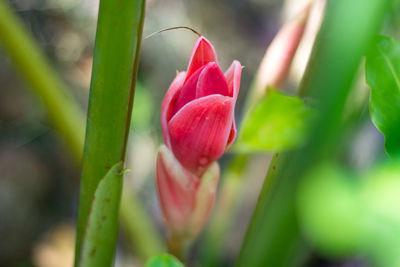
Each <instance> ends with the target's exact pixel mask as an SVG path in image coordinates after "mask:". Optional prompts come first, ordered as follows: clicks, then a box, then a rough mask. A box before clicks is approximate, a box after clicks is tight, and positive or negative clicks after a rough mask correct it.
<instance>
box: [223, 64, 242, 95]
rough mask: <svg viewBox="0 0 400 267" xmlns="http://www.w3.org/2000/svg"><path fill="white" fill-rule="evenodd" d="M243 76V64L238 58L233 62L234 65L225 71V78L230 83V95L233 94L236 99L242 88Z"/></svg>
mask: <svg viewBox="0 0 400 267" xmlns="http://www.w3.org/2000/svg"><path fill="white" fill-rule="evenodd" d="M241 76H242V65H240V62H239V61H237V60H234V61H233V62H232V65H231V66H230V67H229V69H228V70H227V71H226V72H225V78H226V81H227V83H228V88H229V95H230V96H232V97H233V98H234V99H235V101H236V98H237V96H238V94H239V88H240V77H241Z"/></svg>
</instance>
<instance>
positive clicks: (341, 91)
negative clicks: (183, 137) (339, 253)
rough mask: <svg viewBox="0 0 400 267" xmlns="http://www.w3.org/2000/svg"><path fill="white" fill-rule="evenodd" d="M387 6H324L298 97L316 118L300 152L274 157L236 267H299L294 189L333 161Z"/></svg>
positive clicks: (366, 0) (343, 2)
mask: <svg viewBox="0 0 400 267" xmlns="http://www.w3.org/2000/svg"><path fill="white" fill-rule="evenodd" d="M388 4H389V1H386V0H351V1H349V0H335V1H327V4H326V11H325V17H324V21H323V23H322V26H321V28H320V32H319V34H318V36H317V38H316V42H315V44H314V47H313V51H312V53H311V58H310V61H309V64H308V66H307V69H306V72H305V75H304V78H303V80H302V82H301V85H300V88H299V94H300V95H301V96H305V97H311V98H313V99H315V103H316V105H315V109H316V112H317V118H316V119H315V120H313V122H312V123H311V124H310V128H309V134H308V135H307V137H308V138H307V140H306V142H305V145H304V146H302V147H301V148H300V149H295V150H291V151H288V152H285V153H279V155H277V154H276V155H275V156H274V159H273V161H272V163H271V165H270V168H269V171H268V174H267V177H266V178H265V182H264V184H263V187H262V190H261V193H260V196H259V198H258V202H257V205H256V208H255V210H254V213H253V217H252V218H251V221H250V223H249V227H248V229H247V233H246V236H245V238H244V241H243V244H242V248H241V251H240V254H239V257H238V259H237V262H236V266H237V267H242V266H254V267H257V266H260V267H261V266H298V265H300V262H299V261H301V259H302V256H304V247H305V246H304V244H302V242H303V240H302V238H301V232H300V229H299V225H298V220H297V214H296V198H295V193H296V191H297V186H298V184H299V183H300V182H301V180H302V179H303V176H304V175H305V174H306V173H307V172H308V171H309V170H311V169H312V168H313V167H315V166H317V165H319V163H320V162H321V161H323V160H326V159H332V157H335V156H336V155H337V154H336V152H337V151H338V145H339V144H340V140H341V137H342V133H343V132H344V130H345V129H344V125H343V111H344V107H345V103H346V101H347V97H348V93H349V91H350V88H351V86H352V84H353V81H354V77H355V73H356V71H357V69H358V67H359V65H360V62H361V58H362V56H363V55H365V53H366V52H367V51H368V50H369V49H370V45H371V44H372V41H373V36H375V35H376V33H377V32H378V30H379V29H380V27H381V25H382V22H383V19H384V17H385V14H386V11H387V10H388ZM355 14H357V15H355ZM314 204H316V203H314ZM328 231H329V230H328Z"/></svg>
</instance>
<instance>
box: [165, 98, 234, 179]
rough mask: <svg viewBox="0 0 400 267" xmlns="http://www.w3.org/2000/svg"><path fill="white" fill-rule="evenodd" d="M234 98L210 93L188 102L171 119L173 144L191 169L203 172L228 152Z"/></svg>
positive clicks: (175, 152)
mask: <svg viewBox="0 0 400 267" xmlns="http://www.w3.org/2000/svg"><path fill="white" fill-rule="evenodd" d="M233 108H234V99H233V98H232V97H228V96H222V95H210V96H206V97H202V98H199V99H196V100H194V101H192V102H190V103H188V104H186V105H185V106H184V107H183V108H182V109H180V110H179V111H178V112H177V113H176V114H175V115H174V116H173V117H172V118H171V120H170V121H169V122H168V130H169V138H170V142H171V148H172V150H173V151H174V154H175V156H176V158H177V159H178V160H179V161H180V162H181V164H182V165H183V166H184V167H185V168H187V169H188V170H189V171H191V172H193V173H195V174H198V175H199V174H202V173H203V172H204V171H205V170H206V169H207V167H208V166H209V165H210V164H211V163H212V162H214V161H216V160H217V159H218V158H220V157H221V156H222V154H223V153H224V152H225V148H226V144H227V141H228V138H229V135H230V131H231V128H232V122H233Z"/></svg>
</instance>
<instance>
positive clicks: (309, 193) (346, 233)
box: [298, 165, 363, 256]
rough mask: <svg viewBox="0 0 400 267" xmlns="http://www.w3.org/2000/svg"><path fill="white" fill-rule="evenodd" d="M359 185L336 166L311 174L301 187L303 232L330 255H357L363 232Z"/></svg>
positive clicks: (328, 166)
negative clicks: (358, 199)
mask: <svg viewBox="0 0 400 267" xmlns="http://www.w3.org/2000/svg"><path fill="white" fill-rule="evenodd" d="M359 191H360V185H359V184H358V183H357V182H356V180H355V179H353V177H349V175H348V174H347V173H346V172H344V171H343V170H341V169H339V168H338V167H336V166H331V165H327V166H322V167H320V168H317V169H316V170H314V171H312V173H310V174H309V175H308V176H307V177H306V179H304V180H303V182H302V183H301V184H300V186H299V192H298V209H299V217H300V219H301V220H300V221H301V224H302V225H303V231H304V232H305V233H306V234H307V236H308V237H309V238H310V239H311V240H312V241H313V243H314V245H316V247H317V248H318V249H319V250H321V251H323V252H325V253H326V254H328V255H335V256H338V255H339V256H343V255H346V254H350V253H354V251H355V250H356V248H357V247H358V246H359V244H360V243H361V242H360V241H361V239H362V234H363V232H362V231H361V229H360V227H359V226H360V222H359V218H360V217H361V216H360V213H361V212H362V209H361V207H360V206H361V205H360V203H359V201H357V200H356V199H357V197H358V196H359Z"/></svg>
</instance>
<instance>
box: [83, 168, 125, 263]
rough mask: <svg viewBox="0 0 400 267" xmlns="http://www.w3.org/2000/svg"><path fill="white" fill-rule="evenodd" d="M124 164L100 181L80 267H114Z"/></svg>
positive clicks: (90, 215)
mask: <svg viewBox="0 0 400 267" xmlns="http://www.w3.org/2000/svg"><path fill="white" fill-rule="evenodd" d="M122 165H123V163H122V162H119V163H117V164H115V165H114V166H113V167H111V169H110V170H109V171H108V172H107V174H106V175H105V176H104V178H103V179H102V180H101V181H100V183H99V186H98V187H97V189H96V192H95V197H94V200H93V203H92V208H91V211H90V214H89V220H88V226H87V229H86V235H85V238H84V240H83V251H82V258H81V262H80V264H79V266H83V267H89V266H111V265H112V263H113V260H114V252H115V249H114V248H115V244H116V242H117V236H118V215H119V203H120V200H121V190H122V180H123V179H122V176H123V172H122V171H121V168H122Z"/></svg>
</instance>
